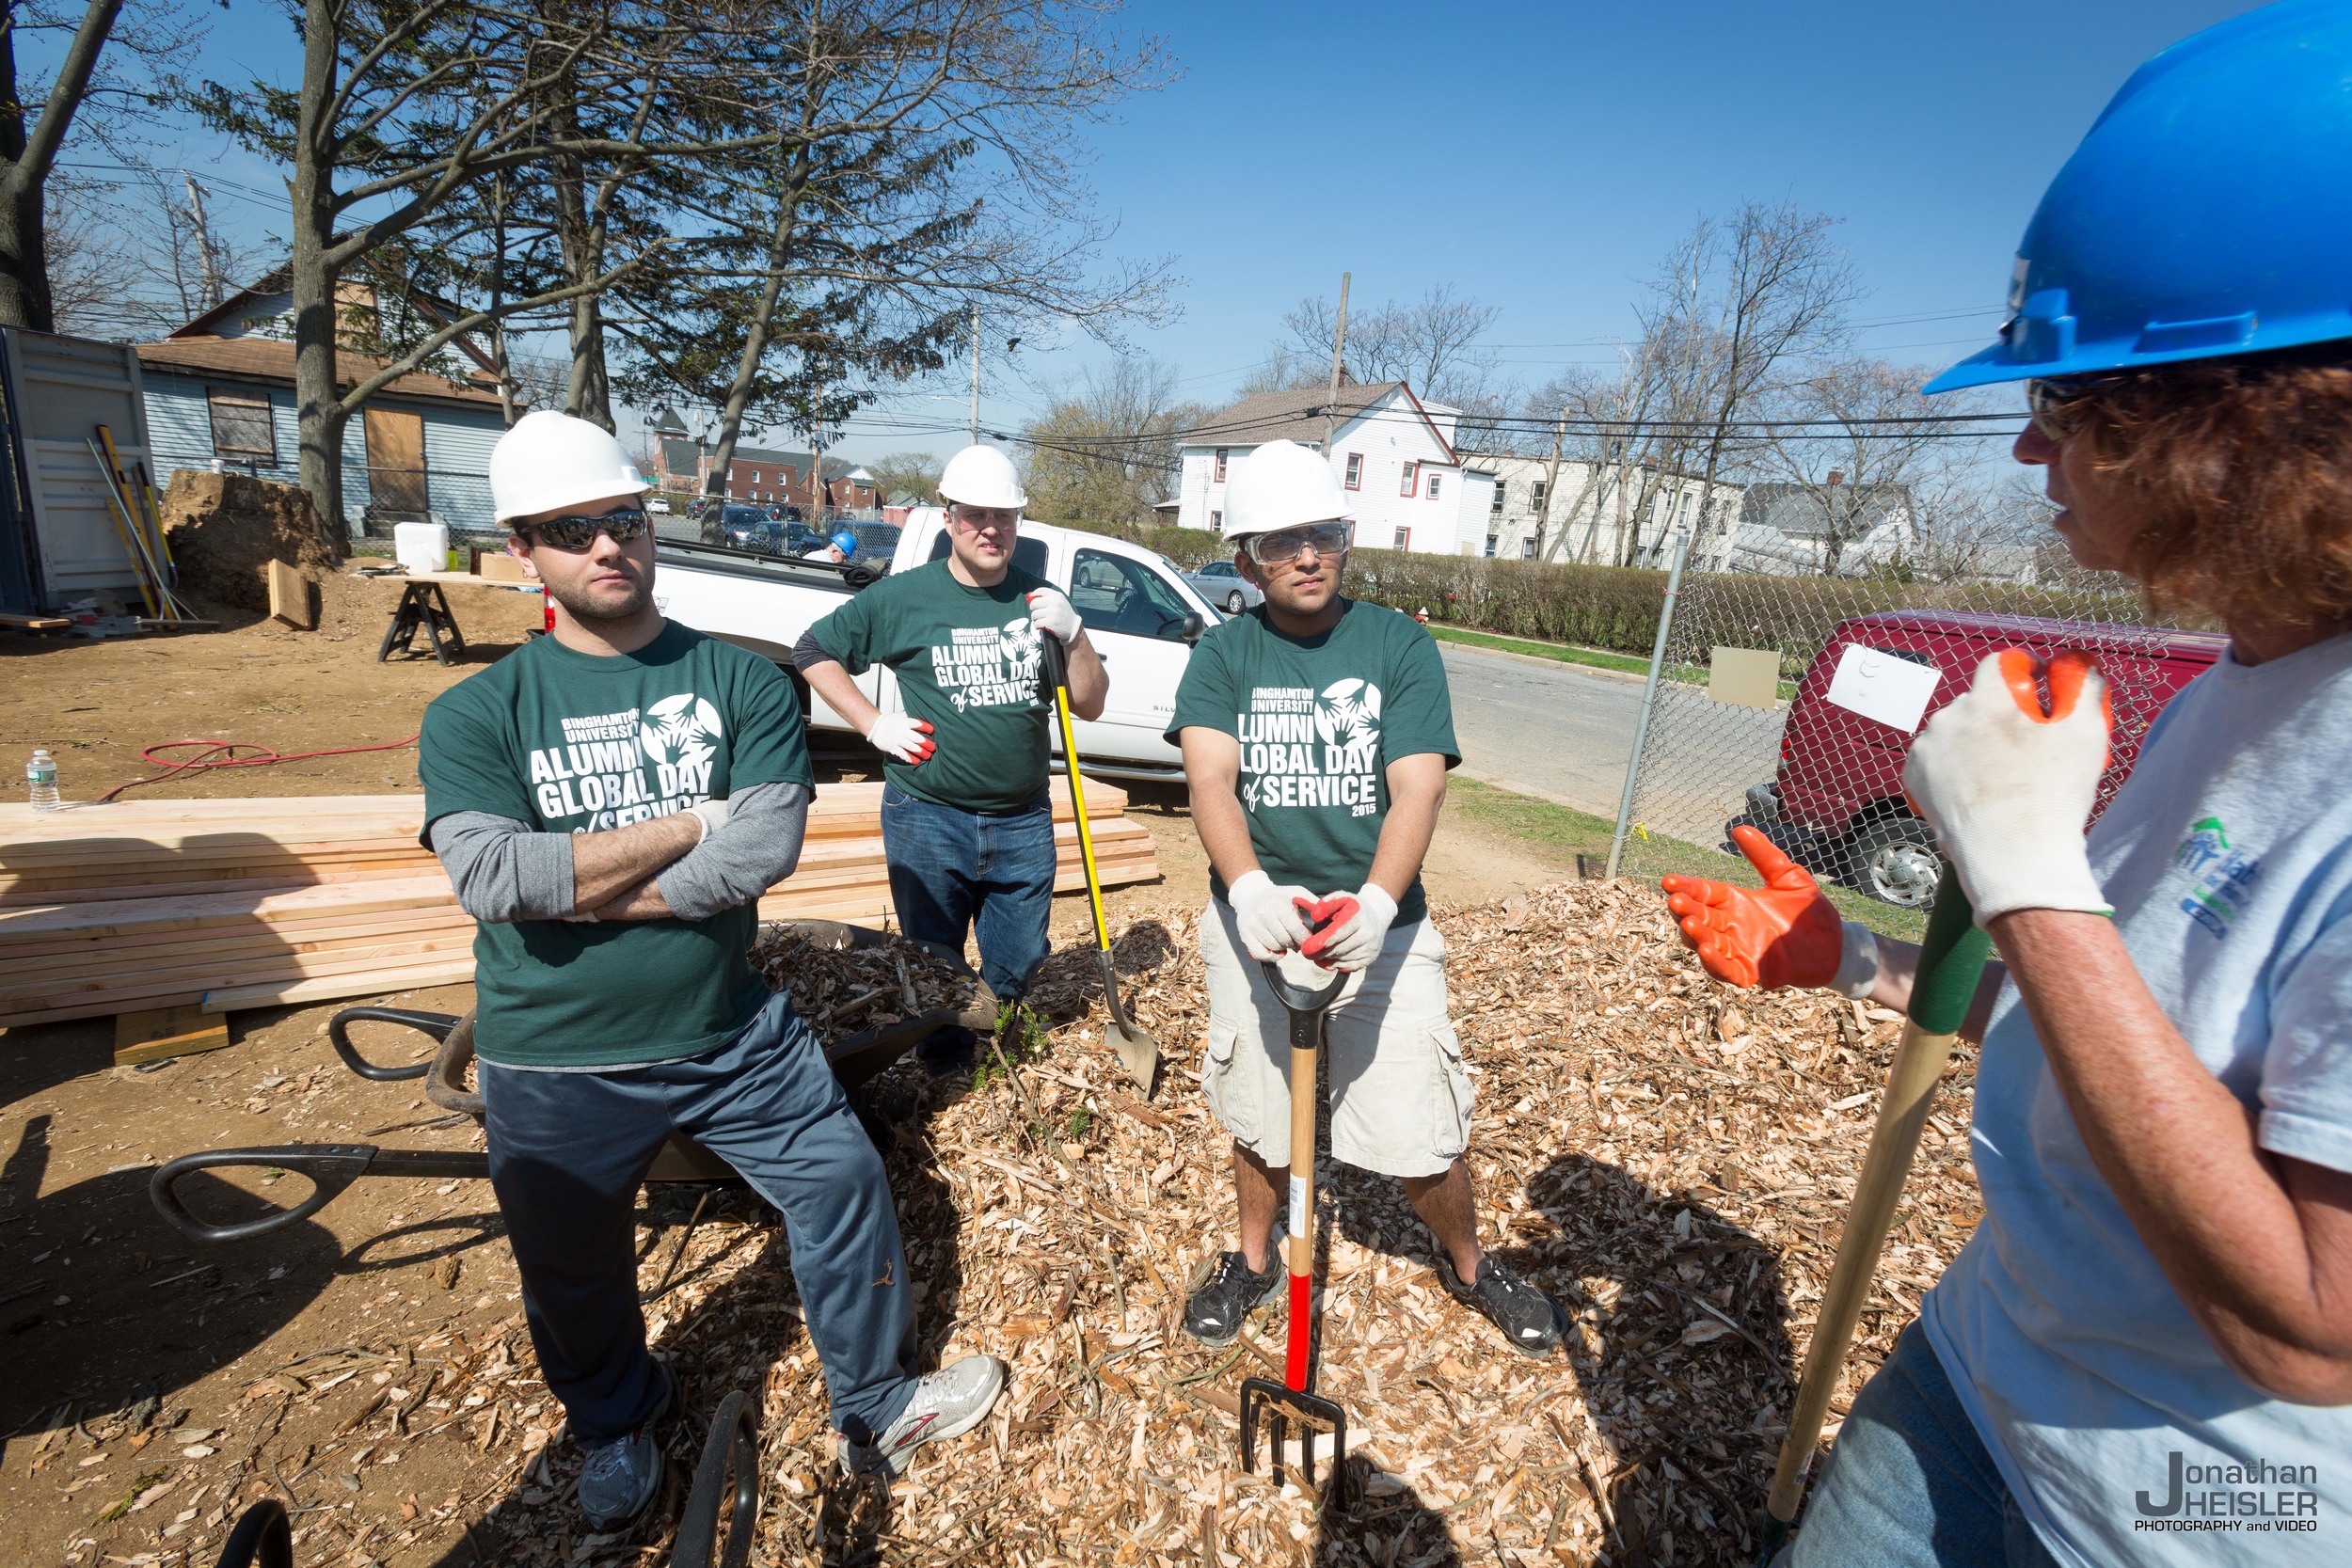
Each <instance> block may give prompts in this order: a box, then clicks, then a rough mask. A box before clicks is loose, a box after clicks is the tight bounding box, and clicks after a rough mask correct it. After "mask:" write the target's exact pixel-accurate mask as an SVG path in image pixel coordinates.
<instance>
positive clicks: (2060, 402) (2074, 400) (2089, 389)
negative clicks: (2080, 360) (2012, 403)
mask: <svg viewBox="0 0 2352 1568" xmlns="http://www.w3.org/2000/svg"><path fill="white" fill-rule="evenodd" d="M2131 379H2132V377H2131V376H2130V375H2129V374H2122V375H2095V374H2094V375H2069V376H2052V377H2047V378H2043V377H2036V378H2035V379H2033V380H2031V381H2028V382H2026V417H2027V418H2028V419H2030V420H2032V421H2033V427H2034V428H2035V429H2036V430H2038V431H2040V432H2042V435H2043V436H2047V437H2048V438H2049V439H2050V440H2053V441H2063V440H2065V439H2066V438H2067V437H2068V436H2072V435H2074V432H2076V431H2077V430H2080V429H2081V428H2082V426H2083V420H2084V419H2085V418H2086V417H2087V416H2088V415H2089V414H2090V403H2091V400H2092V399H2093V398H2095V397H2097V396H2098V395H2099V394H2100V393H2101V392H2106V391H2112V390H2114V389H2115V388H2118V387H2121V386H2122V385H2123V384H2124V383H2125V382H2127V381H2130V380H2131Z"/></svg>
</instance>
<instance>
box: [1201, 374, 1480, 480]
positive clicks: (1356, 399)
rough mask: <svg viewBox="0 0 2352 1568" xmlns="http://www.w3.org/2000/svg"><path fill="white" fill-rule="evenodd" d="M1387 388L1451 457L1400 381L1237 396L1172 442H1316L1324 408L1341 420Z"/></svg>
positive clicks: (1444, 441)
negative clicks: (1334, 391)
mask: <svg viewBox="0 0 2352 1568" xmlns="http://www.w3.org/2000/svg"><path fill="white" fill-rule="evenodd" d="M1391 392H1403V393H1404V394H1405V401H1406V403H1407V404H1411V405H1412V410H1413V413H1414V414H1415V416H1416V417H1418V418H1419V419H1420V420H1421V421H1422V423H1423V424H1425V425H1427V426H1428V427H1429V434H1430V435H1432V436H1436V437H1437V438H1438V447H1439V448H1440V449H1441V450H1443V451H1444V452H1445V453H1446V456H1447V459H1448V461H1452V460H1453V456H1454V444H1453V443H1452V442H1451V441H1448V440H1447V439H1446V438H1445V434H1444V432H1442V431H1440V430H1439V429H1438V427H1437V424H1436V422H1435V421H1433V420H1431V419H1430V418H1429V411H1428V410H1427V409H1425V408H1423V407H1422V402H1421V399H1419V398H1417V397H1415V396H1414V395H1413V389H1412V388H1410V387H1408V386H1406V384H1405V383H1404V382H1402V381H1374V382H1369V383H1363V384H1350V385H1346V386H1343V387H1342V388H1340V391H1339V396H1338V397H1336V398H1334V397H1332V396H1331V394H1330V390H1329V388H1324V387H1294V388H1290V389H1289V390H1287V391H1280V392H1258V393H1255V394H1253V395H1251V396H1249V397H1246V398H1244V399H1242V400H1241V401H1240V402H1239V403H1237V404H1233V405H1232V407H1230V408H1225V409H1221V410H1219V411H1218V412H1216V413H1215V414H1212V415H1210V416H1209V417H1208V418H1207V419H1206V420H1202V421H1201V422H1200V424H1198V425H1195V426H1194V427H1193V428H1192V429H1190V430H1187V431H1185V432H1184V434H1183V435H1181V436H1177V437H1176V439H1177V443H1178V444H1179V445H1181V446H1187V447H1254V446H1261V445H1263V444H1264V443H1265V442H1267V441H1296V442H1297V443H1299V445H1301V446H1320V445H1322V443H1323V430H1324V424H1325V422H1326V416H1325V413H1324V410H1325V409H1326V408H1335V409H1337V410H1338V411H1339V417H1340V420H1341V422H1342V423H1345V422H1346V421H1347V420H1350V419H1353V418H1355V417H1356V416H1358V415H1360V414H1365V413H1368V412H1370V411H1371V409H1372V408H1373V407H1374V405H1375V404H1378V403H1380V402H1382V401H1383V400H1384V399H1386V398H1387V397H1388V395H1389V394H1390V393H1391Z"/></svg>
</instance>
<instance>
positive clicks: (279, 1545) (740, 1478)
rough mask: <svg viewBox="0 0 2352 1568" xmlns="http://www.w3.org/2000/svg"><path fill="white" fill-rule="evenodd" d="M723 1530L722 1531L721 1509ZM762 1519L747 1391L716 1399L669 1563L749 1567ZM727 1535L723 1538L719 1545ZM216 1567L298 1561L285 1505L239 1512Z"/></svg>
mask: <svg viewBox="0 0 2352 1568" xmlns="http://www.w3.org/2000/svg"><path fill="white" fill-rule="evenodd" d="M722 1515H724V1518H725V1524H726V1530H725V1533H724V1534H723V1535H722V1534H721V1533H720V1522H721V1516H722ZM758 1525H759V1433H758V1431H757V1429H756V1428H755V1426H754V1424H753V1421H752V1407H751V1402H750V1396H749V1395H747V1394H746V1393H744V1391H743V1390H742V1389H740V1388H738V1389H735V1390H734V1391H733V1392H731V1393H729V1394H728V1395H727V1397H726V1398H725V1399H723V1400H722V1401H720V1402H719V1409H718V1412H717V1414H715V1415H713V1416H712V1417H711V1418H710V1433H709V1435H708V1436H707V1437H706V1438H705V1439H704V1440H703V1453H702V1459H701V1460H700V1462H698V1463H697V1464H696V1465H695V1466H694V1481H693V1484H692V1486H691V1488H689V1489H688V1491H687V1494H686V1506H685V1508H684V1510H683V1511H682V1512H681V1513H680V1515H679V1518H678V1526H677V1535H676V1537H675V1540H674V1541H673V1542H672V1544H671V1551H670V1568H714V1564H715V1565H716V1568H745V1564H747V1563H749V1562H750V1561H751V1558H752V1544H753V1542H754V1541H755V1539H756V1532H757V1529H758ZM722 1542H723V1543H724V1544H723V1545H722ZM214 1568H294V1532H293V1528H292V1521H291V1520H290V1519H289V1518H288V1517H287V1513H286V1505H285V1504H284V1503H282V1502H280V1501H278V1499H277V1498H276V1497H263V1498H262V1500H261V1501H260V1502H257V1503H255V1504H254V1505H253V1506H252V1507H251V1508H248V1509H246V1511H245V1513H242V1514H241V1515H239V1516H238V1519H237V1523H236V1525H235V1527H234V1528H231V1529H230V1532H229V1539H228V1541H227V1542H226V1543H225V1544H223V1545H222V1547H221V1551H220V1557H219V1559H218V1560H216V1561H215V1564H214Z"/></svg>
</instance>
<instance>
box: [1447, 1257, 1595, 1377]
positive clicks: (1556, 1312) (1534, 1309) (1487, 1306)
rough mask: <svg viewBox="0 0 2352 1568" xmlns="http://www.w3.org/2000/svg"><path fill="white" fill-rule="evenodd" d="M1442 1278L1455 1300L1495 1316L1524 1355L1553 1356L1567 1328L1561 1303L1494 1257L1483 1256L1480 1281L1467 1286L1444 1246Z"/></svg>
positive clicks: (1494, 1319)
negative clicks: (1456, 1271) (1456, 1272)
mask: <svg viewBox="0 0 2352 1568" xmlns="http://www.w3.org/2000/svg"><path fill="white" fill-rule="evenodd" d="M1438 1278H1439V1279H1441V1280H1443V1281H1445V1288H1446V1291H1447V1293H1448V1294H1450V1295H1452V1296H1453V1297H1454V1300H1456V1301H1458V1302H1461V1303H1462V1304H1464V1305H1465V1306H1468V1307H1475V1308H1476V1309H1477V1310H1478V1311H1480V1312H1482V1313H1484V1314H1485V1315H1486V1317H1487V1318H1489V1319H1491V1320H1492V1321H1493V1323H1494V1325H1495V1326H1496V1327H1497V1328H1499V1329H1501V1330H1502V1337H1503V1338H1505V1339H1508V1340H1509V1341H1510V1342H1511V1348H1512V1349H1513V1350H1515V1351H1518V1353H1519V1354H1521V1355H1528V1356H1534V1357H1536V1358H1537V1359H1541V1358H1542V1357H1544V1356H1547V1355H1549V1354H1551V1353H1552V1352H1553V1351H1554V1350H1556V1349H1558V1348H1559V1345H1560V1337H1561V1336H1562V1335H1563V1334H1565V1332H1566V1331H1567V1326H1568V1325H1567V1314H1566V1313H1565V1312H1563V1311H1562V1310H1561V1309H1560V1304H1559V1303H1558V1302H1556V1301H1554V1300H1552V1299H1551V1298H1550V1297H1549V1296H1548V1295H1546V1294H1544V1293H1543V1292H1542V1291H1538V1290H1537V1289H1535V1287H1534V1286H1533V1285H1530V1284H1529V1283H1528V1282H1527V1281H1526V1280H1524V1279H1521V1278H1520V1277H1519V1276H1518V1275H1515V1274H1513V1273H1512V1272H1511V1271H1510V1270H1509V1269H1506V1268H1504V1267H1503V1266H1502V1264H1501V1263H1498V1262H1496V1261H1495V1260H1494V1259H1493V1258H1491V1257H1487V1258H1482V1259H1479V1263H1478V1283H1477V1284H1475V1285H1470V1286H1465V1285H1464V1284H1463V1283H1462V1276H1461V1275H1458V1274H1455V1273H1454V1259H1451V1258H1448V1257H1447V1256H1446V1255H1445V1252H1444V1250H1443V1249H1442V1248H1440V1249H1439V1251H1438Z"/></svg>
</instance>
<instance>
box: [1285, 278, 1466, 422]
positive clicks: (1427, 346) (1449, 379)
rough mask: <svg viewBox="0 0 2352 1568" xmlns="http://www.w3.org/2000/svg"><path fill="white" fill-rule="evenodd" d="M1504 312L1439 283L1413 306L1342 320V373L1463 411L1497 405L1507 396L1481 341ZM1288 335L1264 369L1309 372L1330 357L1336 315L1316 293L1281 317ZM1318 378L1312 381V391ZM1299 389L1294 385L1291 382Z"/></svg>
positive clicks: (1352, 313)
mask: <svg viewBox="0 0 2352 1568" xmlns="http://www.w3.org/2000/svg"><path fill="white" fill-rule="evenodd" d="M1501 315H1502V308H1501V307H1499V306H1493V305H1482V304H1480V303H1479V302H1478V301H1477V300H1474V299H1464V298H1462V297H1461V296H1459V295H1458V294H1456V293H1454V286H1453V285H1452V284H1450V283H1441V284H1438V285H1436V286H1435V287H1433V288H1431V289H1430V290H1429V291H1428V293H1424V294H1422V297H1421V298H1420V299H1418V300H1416V301H1415V302H1413V303H1412V304H1410V305H1399V304H1398V303H1397V302H1396V301H1394V300H1391V301H1389V302H1388V303H1387V304H1386V305H1383V306H1381V307H1380V308H1379V309H1375V310H1360V311H1359V310H1351V311H1350V312H1348V317H1347V371H1348V373H1349V374H1350V375H1351V376H1352V377H1353V378H1354V379H1355V380H1356V381H1358V382H1359V383H1363V382H1379V381H1403V382H1407V383H1410V384H1411V386H1412V388H1413V390H1414V391H1416V392H1417V393H1419V394H1420V395H1421V396H1422V397H1424V398H1430V399H1434V400H1435V401H1437V402H1438V403H1444V404H1453V405H1454V406H1456V407H1463V408H1468V407H1470V405H1473V404H1488V403H1492V404H1503V403H1506V402H1507V401H1508V396H1509V394H1508V393H1507V392H1506V391H1504V390H1503V389H1502V388H1498V387H1497V386H1496V372H1497V371H1498V370H1499V369H1500V367H1501V363H1502V361H1501V359H1500V357H1499V356H1497V355H1496V354H1495V353H1494V351H1492V350H1491V349H1483V348H1481V347H1479V346H1478V340H1479V339H1480V338H1482V337H1484V336H1485V335H1486V331H1487V329H1488V328H1490V327H1491V326H1493V325H1494V324H1495V321H1496V319H1497V318H1498V317H1500V316H1501ZM1282 325H1283V326H1284V327H1285V328H1287V329H1288V331H1289V334H1290V336H1289V337H1288V338H1287V339H1285V340H1283V341H1279V342H1277V343H1276V344H1275V345H1274V346H1273V348H1272V349H1271V350H1269V352H1268V361H1267V362H1268V365H1269V366H1275V365H1279V366H1282V367H1284V373H1288V367H1289V366H1291V365H1293V364H1301V365H1307V366H1311V365H1312V364H1313V363H1314V362H1315V361H1316V360H1317V359H1318V358H1320V360H1321V362H1322V363H1323V364H1325V365H1328V364H1329V363H1330V359H1331V342H1332V340H1333V337H1334V336H1335V335H1336V333H1337V330H1338V325H1339V323H1338V311H1337V310H1336V309H1334V308H1333V306H1332V304H1331V302H1330V301H1329V300H1327V299H1325V298H1323V297H1322V296H1320V295H1318V296H1316V297H1314V298H1311V299H1302V300H1300V301H1299V302H1298V304H1297V305H1296V306H1295V308H1293V309H1291V310H1290V311H1289V312H1288V313H1287V314H1285V315H1284V316H1283V317H1282ZM1321 380H1322V377H1321V376H1320V375H1311V376H1309V377H1308V378H1307V380H1306V382H1305V383H1304V384H1307V385H1313V384H1317V383H1319V382H1320V381H1321ZM1294 384H1298V383H1294Z"/></svg>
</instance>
